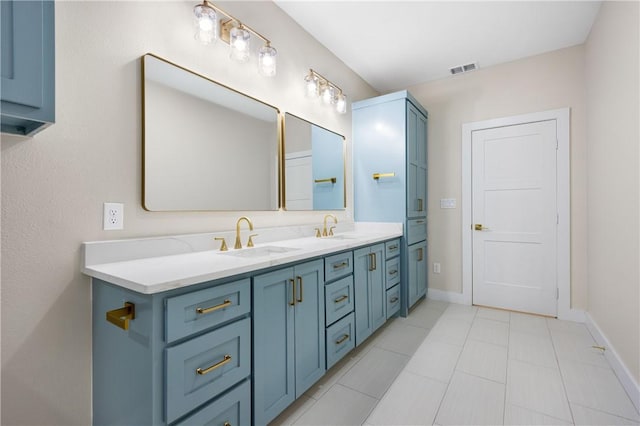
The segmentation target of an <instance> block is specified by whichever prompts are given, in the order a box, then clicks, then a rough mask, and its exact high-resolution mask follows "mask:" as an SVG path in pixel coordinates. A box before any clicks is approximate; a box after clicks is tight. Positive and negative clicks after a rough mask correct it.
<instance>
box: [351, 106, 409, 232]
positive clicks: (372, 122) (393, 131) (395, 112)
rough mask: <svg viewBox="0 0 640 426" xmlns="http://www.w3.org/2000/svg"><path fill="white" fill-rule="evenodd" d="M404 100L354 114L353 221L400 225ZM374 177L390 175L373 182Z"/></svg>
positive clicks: (403, 148)
mask: <svg viewBox="0 0 640 426" xmlns="http://www.w3.org/2000/svg"><path fill="white" fill-rule="evenodd" d="M405 151H406V149H405V100H404V99H397V100H394V101H391V102H385V103H381V104H379V105H373V106H370V107H367V108H361V109H356V110H354V111H353V178H354V188H355V189H354V205H355V207H354V212H355V219H356V221H367V220H370V221H379V222H400V221H402V220H403V218H404V217H405V209H404V207H403V206H404V205H405V204H406V200H405V198H406V190H405V185H406V176H405V173H406V167H405V162H406V152H405ZM374 174H393V176H383V177H380V178H379V179H374V177H373V176H374Z"/></svg>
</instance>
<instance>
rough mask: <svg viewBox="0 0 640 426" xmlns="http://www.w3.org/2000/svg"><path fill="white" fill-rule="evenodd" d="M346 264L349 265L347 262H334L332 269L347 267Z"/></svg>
mask: <svg viewBox="0 0 640 426" xmlns="http://www.w3.org/2000/svg"><path fill="white" fill-rule="evenodd" d="M347 266H349V262H342V263H335V264H334V265H333V269H334V270H336V269H342V268H345V267H347Z"/></svg>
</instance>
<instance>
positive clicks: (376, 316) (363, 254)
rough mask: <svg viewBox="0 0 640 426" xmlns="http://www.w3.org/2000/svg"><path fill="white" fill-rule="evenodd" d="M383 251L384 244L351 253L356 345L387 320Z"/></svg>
mask: <svg viewBox="0 0 640 426" xmlns="http://www.w3.org/2000/svg"><path fill="white" fill-rule="evenodd" d="M384 252H385V248H384V244H376V245H373V246H369V247H364V248H361V249H358V250H355V251H354V252H353V284H354V293H355V321H356V327H355V330H356V346H359V345H360V344H361V343H362V342H364V341H365V340H366V339H367V338H368V337H369V336H371V334H372V333H373V332H374V331H376V330H377V329H378V328H379V327H380V326H381V325H382V324H384V323H385V321H386V320H387V317H386V297H385V284H384V282H385V272H384V267H385V264H384V262H385V260H384Z"/></svg>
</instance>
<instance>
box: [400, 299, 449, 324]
mask: <svg viewBox="0 0 640 426" xmlns="http://www.w3.org/2000/svg"><path fill="white" fill-rule="evenodd" d="M442 312H443V311H442V310H440V309H437V308H433V307H430V306H429V305H427V304H426V303H421V304H420V306H416V308H415V309H413V310H412V311H411V312H409V316H408V317H406V318H405V319H404V320H405V321H406V323H407V324H410V325H413V326H416V327H422V328H428V329H430V328H433V326H434V325H435V324H436V322H438V320H439V319H440V317H441V316H442Z"/></svg>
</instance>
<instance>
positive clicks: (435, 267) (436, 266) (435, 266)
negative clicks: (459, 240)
mask: <svg viewBox="0 0 640 426" xmlns="http://www.w3.org/2000/svg"><path fill="white" fill-rule="evenodd" d="M433 273H434V274H439V273H440V264H439V263H438V262H433Z"/></svg>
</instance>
